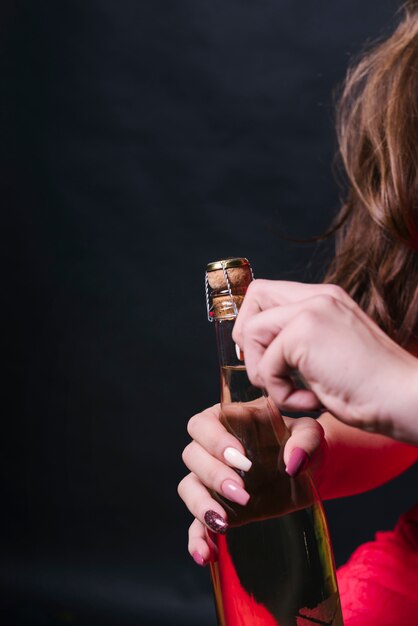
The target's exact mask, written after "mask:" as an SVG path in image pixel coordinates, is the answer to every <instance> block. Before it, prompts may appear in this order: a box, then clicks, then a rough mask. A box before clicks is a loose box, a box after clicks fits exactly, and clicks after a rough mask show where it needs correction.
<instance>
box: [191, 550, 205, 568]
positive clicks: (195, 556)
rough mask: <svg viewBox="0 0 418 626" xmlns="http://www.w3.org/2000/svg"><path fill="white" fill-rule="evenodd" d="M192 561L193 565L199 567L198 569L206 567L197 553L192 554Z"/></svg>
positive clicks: (203, 560)
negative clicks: (195, 564)
mask: <svg viewBox="0 0 418 626" xmlns="http://www.w3.org/2000/svg"><path fill="white" fill-rule="evenodd" d="M193 560H194V562H195V563H197V564H198V565H200V567H204V566H205V565H206V561H205V559H204V558H203V556H202V555H201V554H199V552H193Z"/></svg>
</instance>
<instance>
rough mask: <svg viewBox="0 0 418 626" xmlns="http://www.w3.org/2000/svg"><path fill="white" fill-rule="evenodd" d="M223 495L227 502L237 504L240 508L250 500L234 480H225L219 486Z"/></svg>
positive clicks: (247, 494) (248, 495)
mask: <svg viewBox="0 0 418 626" xmlns="http://www.w3.org/2000/svg"><path fill="white" fill-rule="evenodd" d="M221 489H222V493H223V495H224V496H225V497H226V498H228V500H232V502H237V503H238V504H241V506H245V505H246V504H247V502H248V500H249V499H250V494H249V493H248V492H247V491H245V489H243V488H242V487H241V485H239V484H238V483H237V482H235V480H231V479H230V478H227V479H226V480H224V481H223V483H222V485H221Z"/></svg>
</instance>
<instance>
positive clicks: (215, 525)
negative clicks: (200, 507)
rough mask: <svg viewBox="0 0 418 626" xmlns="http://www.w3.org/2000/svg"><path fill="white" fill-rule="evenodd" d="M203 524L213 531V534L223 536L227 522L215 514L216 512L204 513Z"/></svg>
mask: <svg viewBox="0 0 418 626" xmlns="http://www.w3.org/2000/svg"><path fill="white" fill-rule="evenodd" d="M205 524H206V526H207V527H208V528H210V529H211V530H213V531H214V532H215V533H219V534H220V535H224V534H225V533H226V530H227V528H228V523H227V521H226V520H225V519H224V518H223V517H222V515H219V513H216V511H206V513H205Z"/></svg>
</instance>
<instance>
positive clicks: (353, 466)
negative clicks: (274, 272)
mask: <svg viewBox="0 0 418 626" xmlns="http://www.w3.org/2000/svg"><path fill="white" fill-rule="evenodd" d="M338 130H339V143H340V153H341V157H342V161H343V164H344V167H345V170H346V174H347V179H348V192H347V199H346V202H345V204H344V206H343V207H342V209H341V212H340V215H339V217H338V220H337V225H336V226H335V231H336V232H337V249H336V255H335V259H334V261H333V263H332V266H331V268H330V270H329V272H328V274H327V277H326V282H327V283H335V284H334V285H332V284H328V285H298V284H295V283H282V282H278V283H276V282H270V281H256V282H255V284H254V286H252V287H251V289H250V290H249V292H248V294H247V296H246V298H245V300H244V304H243V308H242V310H241V312H240V315H239V317H238V320H237V323H236V327H235V331H234V337H235V340H236V341H237V343H238V344H239V345H240V347H241V348H242V349H243V350H244V353H245V357H246V365H247V368H248V372H249V376H250V378H251V380H252V381H253V382H254V383H255V384H258V385H259V386H262V387H265V388H266V389H267V390H268V392H269V393H270V394H271V396H272V397H273V399H274V400H275V401H276V403H277V404H278V405H279V406H280V407H282V408H283V409H293V410H295V409H297V410H309V409H312V408H314V407H317V406H318V404H322V405H323V407H325V408H326V409H327V411H326V412H323V413H322V415H321V417H320V418H319V419H318V420H316V421H315V420H311V419H309V418H306V419H299V420H294V421H292V420H288V425H289V429H290V431H291V437H290V439H289V440H288V442H287V444H286V448H285V457H284V460H285V463H286V466H287V471H288V473H289V474H290V475H296V474H297V473H299V472H301V471H303V470H304V468H305V467H306V466H307V465H308V463H310V465H311V469H312V471H313V473H314V475H315V480H316V483H317V485H318V488H319V490H320V493H321V495H322V497H323V498H334V497H339V496H345V495H350V494H355V493H359V492H362V491H367V490H368V489H372V488H374V487H376V486H378V485H380V484H382V483H384V482H386V481H388V480H390V479H391V478H393V477H394V476H396V475H397V474H399V473H400V472H402V471H404V470H405V469H406V468H408V467H409V466H410V465H411V464H412V463H414V462H415V461H416V460H417V458H418V447H416V446H413V445H409V444H408V443H404V442H410V443H413V444H416V443H418V425H417V422H418V417H415V415H417V416H418V409H417V410H415V407H417V406H418V404H417V401H418V366H417V360H416V358H415V356H418V342H417V338H418V252H417V249H418V2H417V1H416V0H413V1H409V2H408V3H407V5H406V7H405V11H404V15H403V19H402V22H401V23H400V24H399V26H398V27H397V29H396V30H395V32H394V33H393V35H392V36H391V37H389V38H388V39H387V40H386V41H384V42H382V43H381V44H379V45H378V46H376V47H375V48H374V49H372V50H371V51H369V52H368V54H366V55H365V56H364V57H363V59H362V60H361V61H360V62H359V63H358V64H357V66H356V67H355V68H354V69H352V70H351V71H350V72H349V74H348V77H347V81H346V84H345V88H344V91H343V93H342V97H341V102H340V107H339V118H338ZM335 285H339V287H336V286H335ZM414 355H415V356H414ZM294 367H296V368H298V369H299V371H300V373H301V374H302V376H303V377H304V379H305V380H306V381H307V383H308V384H309V387H310V389H309V390H304V391H301V390H296V389H295V388H294V387H293V385H292V382H291V379H290V378H289V377H288V372H289V369H292V368H294ZM218 417H219V409H218V407H212V408H211V409H207V410H206V411H204V412H203V413H201V414H199V415H197V416H194V417H193V418H192V419H191V420H190V422H189V429H188V430H189V433H190V435H191V437H192V442H191V443H190V444H189V445H188V446H187V448H186V449H185V451H184V454H183V458H184V461H185V463H186V465H187V467H188V468H189V470H190V474H189V475H188V476H186V478H185V479H183V481H182V482H181V483H180V485H179V493H180V496H181V497H182V498H183V500H184V501H185V503H186V505H187V506H188V508H189V509H190V511H191V512H192V514H193V515H194V516H195V518H196V519H195V521H194V522H193V524H192V525H191V527H190V531H189V550H190V552H191V554H192V555H193V557H194V559H195V561H196V562H198V563H200V564H201V565H203V564H205V563H206V562H207V560H208V559H209V547H208V545H207V542H206V534H205V520H206V522H208V521H209V522H210V520H213V516H211V515H210V516H208V515H207V512H208V511H215V513H216V514H217V515H218V516H219V518H217V519H218V527H222V526H223V527H224V528H225V526H226V525H227V519H226V515H225V511H224V510H223V509H222V507H221V505H220V504H219V503H218V502H216V501H215V500H214V499H213V498H211V496H210V494H209V492H208V490H207V489H208V488H210V489H214V490H216V491H218V492H220V493H222V494H223V495H224V496H226V497H228V498H229V499H231V500H233V501H236V502H239V503H240V504H242V505H244V506H245V503H246V502H247V501H248V498H249V495H248V494H247V492H246V491H245V489H244V486H243V481H242V480H241V478H240V476H239V475H238V474H237V473H236V472H235V471H234V469H233V468H234V467H236V468H239V469H242V470H245V469H248V463H249V462H248V460H247V459H246V457H245V450H243V448H242V446H241V445H240V443H239V442H238V441H237V440H236V439H235V438H234V437H233V436H232V435H231V434H229V433H228V432H227V431H225V430H224V429H223V427H222V425H221V424H220V423H219V420H218ZM353 426H358V427H359V428H353ZM367 431H376V432H377V433H384V434H383V435H382V434H376V433H370V432H367ZM384 435H390V436H391V437H393V438H396V439H397V440H395V439H392V438H391V439H389V438H388V437H386V436H384ZM405 583H407V584H406V585H405ZM339 584H340V592H341V600H342V605H343V614H344V618H345V623H346V626H360V625H362V626H365V625H366V624H367V625H368V626H373V625H374V624H376V625H377V624H379V625H380V626H381V625H382V624H386V625H388V626H389V625H390V626H399V625H400V624H414V623H418V591H417V590H418V509H414V510H413V511H412V512H410V513H409V514H408V515H407V516H404V518H403V519H402V518H401V520H400V522H399V523H398V526H397V527H396V529H395V530H394V531H393V532H392V533H380V534H379V535H378V537H377V539H376V541H375V542H372V543H370V544H366V545H365V546H362V547H360V548H359V550H357V551H356V553H355V554H354V555H353V557H352V558H351V560H350V561H349V563H348V564H347V565H346V566H344V567H343V568H341V570H340V571H339Z"/></svg>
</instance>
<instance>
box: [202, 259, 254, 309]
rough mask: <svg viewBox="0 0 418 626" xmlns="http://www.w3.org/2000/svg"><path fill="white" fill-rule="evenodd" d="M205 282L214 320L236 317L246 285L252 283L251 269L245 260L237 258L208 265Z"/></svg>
mask: <svg viewBox="0 0 418 626" xmlns="http://www.w3.org/2000/svg"><path fill="white" fill-rule="evenodd" d="M222 265H224V267H225V271H226V273H227V277H228V282H229V285H228V283H227V281H226V280H225V273H224V270H223V269H222ZM207 280H208V286H209V293H208V296H209V305H210V306H211V315H212V316H213V317H214V318H215V319H231V318H234V317H236V315H237V310H239V309H240V307H241V304H242V302H243V300H244V296H245V292H246V291H247V289H248V285H249V284H250V282H251V281H252V273H251V267H250V264H249V263H248V261H247V259H244V258H240V257H238V258H231V259H225V260H224V261H216V262H214V263H210V264H209V265H208V270H207ZM229 288H230V291H229Z"/></svg>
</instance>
